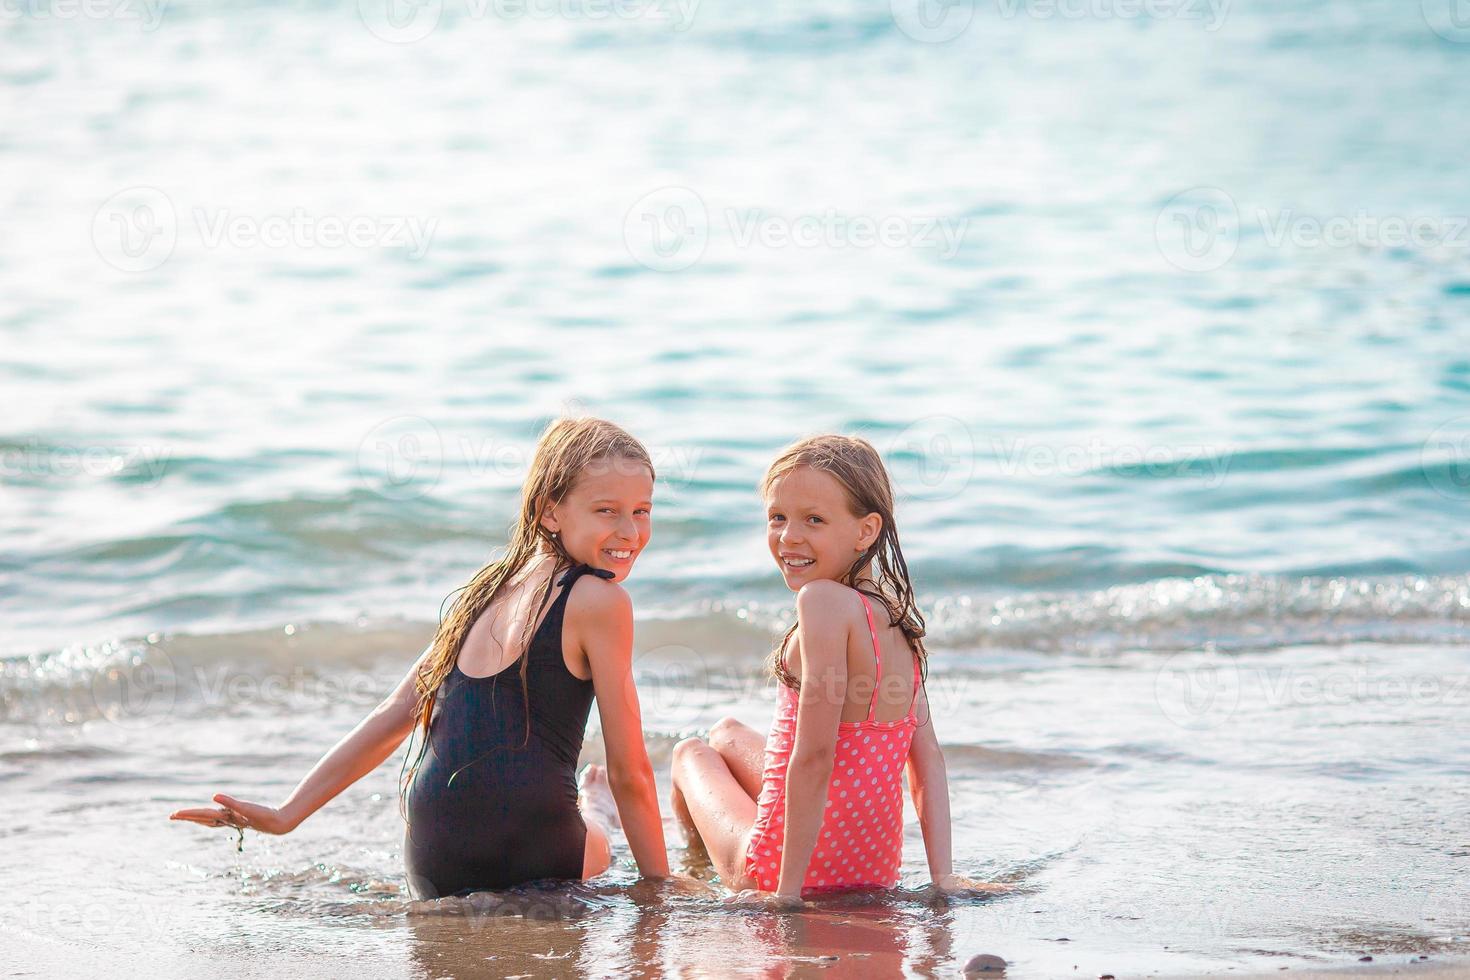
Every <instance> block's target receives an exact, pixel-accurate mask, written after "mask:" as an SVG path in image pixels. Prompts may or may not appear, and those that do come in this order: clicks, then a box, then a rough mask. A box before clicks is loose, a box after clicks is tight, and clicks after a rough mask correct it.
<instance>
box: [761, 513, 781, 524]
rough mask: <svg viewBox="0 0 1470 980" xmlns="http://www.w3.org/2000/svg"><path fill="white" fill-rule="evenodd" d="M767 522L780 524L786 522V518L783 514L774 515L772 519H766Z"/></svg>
mask: <svg viewBox="0 0 1470 980" xmlns="http://www.w3.org/2000/svg"><path fill="white" fill-rule="evenodd" d="M766 520H768V521H770V522H771V523H772V524H779V523H781V522H782V521H784V520H786V518H785V516H783V515H781V514H772V515H771V516H770V517H768V518H766Z"/></svg>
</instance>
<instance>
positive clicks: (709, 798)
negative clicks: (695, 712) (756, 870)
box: [673, 738, 756, 891]
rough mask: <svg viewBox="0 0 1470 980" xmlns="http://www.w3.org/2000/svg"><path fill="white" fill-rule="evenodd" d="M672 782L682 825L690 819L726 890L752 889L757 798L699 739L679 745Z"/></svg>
mask: <svg viewBox="0 0 1470 980" xmlns="http://www.w3.org/2000/svg"><path fill="white" fill-rule="evenodd" d="M673 782H674V812H675V813H676V814H678V815H679V817H680V820H681V821H683V820H684V819H685V818H686V817H687V818H688V823H689V824H690V825H692V826H693V829H694V831H695V832H696V833H697V834H698V839H699V840H700V841H701V842H702V843H703V844H704V849H705V850H706V851H707V852H708V853H709V857H710V863H712V864H713V865H714V866H715V873H716V874H718V875H719V876H720V880H721V881H722V882H724V884H725V887H727V888H730V889H732V890H736V891H738V890H740V889H742V888H746V887H749V883H748V882H747V880H746V878H745V850H746V845H747V844H748V843H749V840H750V832H751V828H752V827H753V826H754V825H755V815H756V806H755V799H754V798H753V797H752V796H751V794H749V793H747V792H746V791H745V788H744V787H743V786H741V785H740V782H739V781H738V780H737V779H736V778H735V776H734V774H733V773H731V772H730V767H729V766H728V765H727V764H726V763H725V759H724V757H723V756H721V755H720V753H719V752H716V751H715V750H714V749H712V748H710V747H709V746H708V745H706V744H705V743H704V742H702V741H700V740H699V739H697V738H686V739H684V740H683V741H682V742H680V743H679V744H678V745H675V746H674V762H673Z"/></svg>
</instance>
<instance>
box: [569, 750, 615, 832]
mask: <svg viewBox="0 0 1470 980" xmlns="http://www.w3.org/2000/svg"><path fill="white" fill-rule="evenodd" d="M577 808H578V809H579V810H581V811H582V815H583V817H591V818H592V819H594V820H596V821H597V822H598V823H600V824H602V825H603V826H604V827H607V828H609V829H612V830H619V829H621V828H622V826H623V823H622V821H621V820H619V819H618V804H617V801H616V800H614V799H613V795H612V787H611V786H609V785H608V783H607V770H606V769H604V768H603V767H602V766H599V765H593V764H588V765H587V766H585V767H584V768H583V769H582V773H581V775H579V776H578V777H577Z"/></svg>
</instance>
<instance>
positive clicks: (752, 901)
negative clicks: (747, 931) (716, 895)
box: [725, 888, 813, 912]
mask: <svg viewBox="0 0 1470 980" xmlns="http://www.w3.org/2000/svg"><path fill="white" fill-rule="evenodd" d="M725 904H726V905H738V906H742V907H747V908H764V909H766V910H767V911H770V912H800V911H801V910H803V909H809V908H812V907H813V906H812V904H811V903H810V902H804V901H802V900H801V899H800V898H797V897H796V896H795V895H781V894H778V893H776V892H763V891H758V890H757V889H754V888H747V889H745V890H744V891H740V892H736V893H735V894H734V895H731V896H730V897H728V898H726V899H725Z"/></svg>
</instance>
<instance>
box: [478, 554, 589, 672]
mask: <svg viewBox="0 0 1470 980" xmlns="http://www.w3.org/2000/svg"><path fill="white" fill-rule="evenodd" d="M555 567H556V560H555V558H554V557H553V556H551V555H546V556H544V557H542V558H540V559H538V560H537V561H535V562H532V563H531V564H530V565H528V566H527V567H526V569H525V570H524V571H523V572H522V573H521V574H520V575H519V576H518V577H517V578H516V579H515V580H514V581H513V582H512V583H511V584H510V585H509V586H508V587H506V588H505V589H503V590H502V591H501V594H500V595H498V596H496V597H495V600H494V601H493V602H491V603H490V605H489V607H488V608H487V609H486V610H485V611H484V612H482V613H481V614H480V615H479V617H478V618H477V619H476V620H475V622H474V625H472V626H471V627H470V631H469V633H468V634H466V635H465V639H464V645H463V646H461V647H460V649H459V658H458V661H457V666H458V667H459V669H460V671H461V672H462V673H464V674H466V675H467V676H469V677H489V676H490V675H492V674H498V673H500V672H501V671H503V670H505V669H507V668H509V667H512V666H514V665H515V664H516V663H517V662H519V660H520V659H521V654H523V653H524V652H525V648H524V646H523V645H522V644H524V643H526V642H528V640H529V638H530V637H531V636H532V635H533V634H534V633H535V630H536V629H539V628H540V626H541V620H544V619H545V617H546V614H547V613H548V612H549V611H550V610H551V607H552V605H553V604H554V603H555V602H556V600H557V597H558V596H559V595H560V593H561V587H560V586H557V585H553V586H552V587H551V593H550V595H548V596H547V601H546V605H545V607H542V606H540V604H539V603H540V599H541V595H542V593H543V592H545V590H546V585H547V582H548V581H549V580H550V578H551V575H552V572H553V570H554V569H555ZM532 617H537V622H536V623H535V625H534V627H532V625H531V619H532ZM528 627H531V628H528ZM562 636H563V640H564V641H566V640H567V633H566V632H563V634H562ZM569 647H570V649H569ZM562 660H563V661H564V662H565V664H566V667H567V670H568V671H570V672H571V674H572V676H574V677H577V678H580V679H581V680H590V679H591V677H592V671H591V669H590V668H589V666H588V664H587V662H586V658H585V657H584V656H582V654H581V651H580V649H579V648H578V646H577V644H575V643H570V642H563V644H562Z"/></svg>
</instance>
